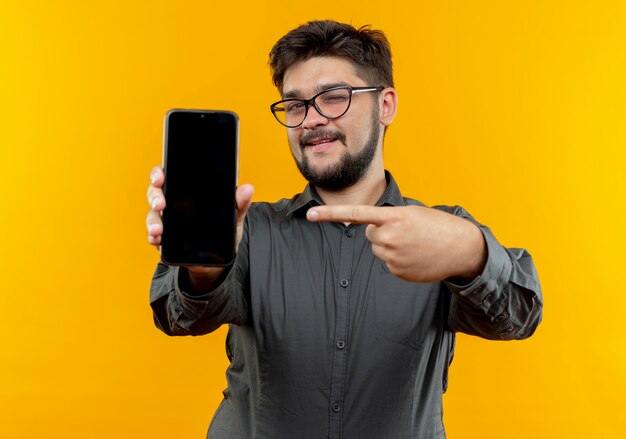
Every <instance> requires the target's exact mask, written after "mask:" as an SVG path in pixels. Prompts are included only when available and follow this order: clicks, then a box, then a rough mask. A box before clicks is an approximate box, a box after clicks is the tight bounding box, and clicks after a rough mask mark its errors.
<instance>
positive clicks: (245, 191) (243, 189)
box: [235, 184, 254, 224]
mask: <svg viewBox="0 0 626 439" xmlns="http://www.w3.org/2000/svg"><path fill="white" fill-rule="evenodd" d="M252 195H254V187H253V186H252V185H251V184H242V185H241V186H239V187H238V188H237V192H236V194H235V198H236V199H237V224H239V223H243V220H244V218H245V217H246V212H247V211H248V209H249V208H250V204H252Z"/></svg>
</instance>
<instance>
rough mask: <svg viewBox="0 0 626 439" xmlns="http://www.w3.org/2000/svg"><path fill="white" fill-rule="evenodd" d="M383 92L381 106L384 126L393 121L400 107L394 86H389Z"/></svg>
mask: <svg viewBox="0 0 626 439" xmlns="http://www.w3.org/2000/svg"><path fill="white" fill-rule="evenodd" d="M380 94H381V98H382V99H381V107H380V123H382V124H383V125H384V126H386V127H387V126H389V125H391V122H393V120H394V119H395V117H396V111H397V109H398V94H397V93H396V90H395V89H394V88H393V87H387V88H385V89H384V90H383V91H381V92H380Z"/></svg>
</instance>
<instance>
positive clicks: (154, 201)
mask: <svg viewBox="0 0 626 439" xmlns="http://www.w3.org/2000/svg"><path fill="white" fill-rule="evenodd" d="M160 202H161V198H159V197H155V198H153V199H152V203H151V204H150V205H151V206H152V208H153V209H154V208H155V207H156V205H157V204H159V203H160Z"/></svg>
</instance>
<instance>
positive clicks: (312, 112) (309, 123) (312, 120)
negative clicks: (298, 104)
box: [302, 103, 328, 129]
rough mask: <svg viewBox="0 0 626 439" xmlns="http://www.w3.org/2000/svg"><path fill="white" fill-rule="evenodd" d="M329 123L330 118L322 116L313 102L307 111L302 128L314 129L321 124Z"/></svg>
mask: <svg viewBox="0 0 626 439" xmlns="http://www.w3.org/2000/svg"><path fill="white" fill-rule="evenodd" d="M327 123H328V118H326V117H324V116H322V115H321V114H320V112H319V111H317V108H315V105H313V103H310V104H309V108H308V111H307V113H306V117H305V118H304V121H303V122H302V128H305V129H314V128H315V127H318V126H320V125H326V124H327Z"/></svg>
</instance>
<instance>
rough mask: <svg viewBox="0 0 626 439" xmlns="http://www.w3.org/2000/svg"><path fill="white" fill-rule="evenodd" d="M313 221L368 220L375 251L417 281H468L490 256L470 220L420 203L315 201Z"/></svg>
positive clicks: (391, 268)
mask: <svg viewBox="0 0 626 439" xmlns="http://www.w3.org/2000/svg"><path fill="white" fill-rule="evenodd" d="M307 218H308V219H309V221H330V222H343V223H352V224H368V226H367V228H366V229H365V236H366V237H367V239H369V240H370V241H371V242H372V252H373V253H374V255H375V256H376V257H377V258H379V259H381V260H382V261H383V262H384V263H385V264H386V265H387V267H388V268H389V271H390V272H391V273H393V274H395V275H396V276H398V277H400V278H402V279H404V280H408V281H413V282H436V281H440V280H444V279H448V278H461V280H463V281H470V280H472V279H474V278H475V277H476V276H478V275H479V274H480V273H481V272H482V269H483V267H484V265H485V262H486V259H487V248H486V244H485V241H484V238H483V235H482V233H481V231H480V230H479V229H478V227H477V226H476V225H474V224H473V223H471V222H470V221H467V220H464V219H462V218H459V217H457V216H454V215H451V214H448V213H445V212H442V211H439V210H437V209H432V208H428V207H420V206H402V207H375V206H316V207H313V208H311V209H309V211H308V212H307Z"/></svg>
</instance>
